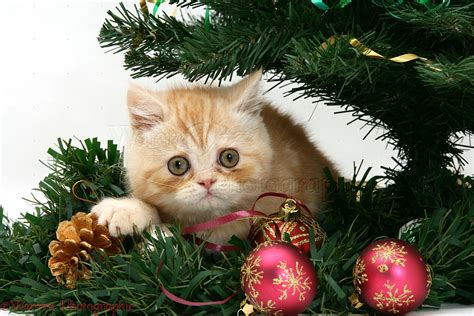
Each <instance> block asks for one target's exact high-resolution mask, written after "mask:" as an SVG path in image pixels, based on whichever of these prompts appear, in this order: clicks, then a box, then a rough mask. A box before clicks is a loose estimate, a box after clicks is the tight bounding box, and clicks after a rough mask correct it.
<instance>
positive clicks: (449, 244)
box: [0, 139, 474, 315]
mask: <svg viewBox="0 0 474 316" xmlns="http://www.w3.org/2000/svg"><path fill="white" fill-rule="evenodd" d="M48 153H49V154H50V160H49V161H48V163H46V164H45V165H46V166H48V167H49V168H50V169H51V173H50V174H49V175H48V176H47V177H45V179H44V180H43V181H41V182H40V184H39V187H38V189H37V190H39V191H40V192H41V193H42V194H44V195H45V197H46V202H44V203H39V202H38V201H37V200H36V199H34V198H33V199H32V202H33V204H34V205H35V206H36V213H35V214H25V215H23V218H22V219H21V220H17V221H9V220H8V219H7V218H6V217H5V216H4V214H3V210H2V209H1V208H0V218H1V225H0V253H1V256H0V304H2V305H1V306H9V307H10V310H11V311H17V312H18V311H20V309H21V311H25V310H24V309H25V308H27V307H28V304H31V305H30V307H31V308H32V311H33V312H35V314H38V315H43V314H44V315H51V314H57V315H60V314H63V313H65V312H67V311H70V312H72V311H74V312H77V313H78V314H89V313H90V312H91V311H93V310H94V309H95V310H96V311H104V310H108V311H109V312H112V311H113V310H114V309H115V310H116V309H117V308H122V309H123V310H122V312H121V313H123V314H127V313H128V314H137V313H140V314H142V313H145V314H156V313H163V314H166V315H174V314H197V315H207V314H211V313H219V314H225V315H229V314H233V313H235V312H236V310H237V309H238V307H239V303H240V301H241V300H242V299H243V294H242V293H239V295H237V296H236V297H235V298H234V299H232V300H231V301H230V302H228V303H227V304H225V305H220V306H206V307H187V306H183V305H180V304H176V303H174V302H172V301H170V300H169V299H167V298H166V297H165V296H164V295H163V293H161V291H160V289H159V286H160V284H163V285H164V286H166V288H168V289H169V290H170V291H172V292H173V293H174V294H176V295H179V296H181V297H183V298H185V299H188V300H191V301H211V300H220V299H223V298H225V297H227V296H228V295H230V294H231V293H233V292H234V291H235V290H236V289H239V288H240V282H239V270H240V266H241V264H242V262H243V259H244V257H245V254H246V253H248V251H249V250H250V247H249V244H248V242H247V241H242V240H238V239H234V240H233V241H232V243H234V244H237V245H239V246H241V247H242V248H243V249H245V250H244V251H243V252H242V253H226V254H211V253H208V252H206V251H205V250H204V249H203V248H202V246H197V245H196V244H194V243H193V241H190V240H186V239H184V238H183V237H182V236H181V235H180V233H179V228H175V229H173V233H174V237H173V238H170V237H168V238H165V237H162V236H161V235H160V234H157V237H152V236H151V235H150V234H144V235H143V236H137V238H139V239H135V240H128V241H127V243H126V248H127V252H126V253H125V254H121V255H117V256H114V257H111V258H105V259H99V256H94V260H92V261H91V262H90V268H91V270H92V271H93V277H92V279H91V280H89V281H83V282H79V283H78V286H77V288H76V289H73V290H69V289H66V288H63V287H61V286H59V285H58V284H57V282H56V280H55V278H54V277H52V276H51V273H50V271H49V269H48V267H47V260H48V258H49V254H48V248H47V246H48V244H49V242H50V241H51V240H52V239H54V238H55V232H56V228H57V225H58V223H59V222H60V221H62V220H66V219H70V218H71V216H72V214H74V213H76V212H77V211H84V210H89V209H90V208H91V206H92V204H91V203H88V202H84V201H81V200H78V199H77V198H76V197H75V196H74V194H72V193H71V188H72V186H73V185H74V183H76V182H77V181H80V180H85V181H86V182H81V185H80V186H79V190H78V191H77V192H76V193H77V195H78V196H80V197H81V198H85V199H89V200H92V201H94V200H97V199H100V198H102V197H104V196H121V195H124V194H125V191H126V188H125V185H124V182H123V178H122V176H123V173H122V158H121V157H122V155H121V153H120V152H119V151H118V150H117V146H116V145H114V144H113V143H112V142H111V141H109V142H108V143H107V147H106V148H101V146H100V143H99V142H98V141H97V139H87V140H85V141H83V142H80V146H78V147H76V146H74V145H73V144H72V142H71V141H70V140H69V141H63V140H59V144H58V149H57V150H53V149H49V151H48ZM360 169H361V168H360V167H359V168H357V169H355V170H354V177H353V179H351V180H349V181H346V180H344V179H342V178H339V179H333V178H332V177H331V175H330V174H328V180H329V181H330V184H331V194H330V207H329V209H328V210H327V211H326V212H325V213H324V216H323V218H322V219H321V221H320V223H321V225H322V227H323V228H324V229H325V230H326V232H327V233H328V241H327V242H326V243H325V244H324V245H323V247H322V248H321V249H320V250H315V249H313V251H312V252H311V260H312V262H313V263H314V265H315V267H316V269H317V273H318V279H319V286H318V294H317V297H316V299H315V300H314V301H313V303H312V304H311V306H310V308H309V309H308V312H314V313H317V312H319V313H332V312H335V313H340V312H350V311H352V312H356V310H353V309H352V307H351V305H350V304H349V300H348V296H349V295H350V294H351V293H352V292H353V286H352V267H353V264H354V262H355V260H356V258H357V256H358V255H359V253H360V251H361V250H362V249H363V248H364V247H366V246H367V245H368V244H369V242H370V241H371V240H373V239H374V238H376V237H378V236H380V235H391V236H395V235H396V231H397V230H396V229H394V228H397V227H395V226H394V225H393V223H394V222H397V223H402V222H407V221H408V220H409V219H410V218H403V217H400V216H401V215H400V212H397V210H396V209H394V208H395V207H396V205H397V203H396V201H397V197H396V196H393V195H391V193H390V190H389V189H381V188H378V187H377V186H376V184H377V183H378V182H379V181H380V180H382V178H381V177H372V178H369V171H370V169H369V170H367V171H366V172H365V173H364V174H360V172H361V171H360ZM359 177H361V178H362V181H356V180H355V179H356V178H359ZM443 177H444V180H446V181H448V182H450V181H451V180H454V181H457V182H456V183H458V184H457V185H456V186H455V188H454V189H453V190H454V191H456V194H457V196H459V199H457V200H456V201H452V203H448V202H449V201H442V199H441V200H439V201H438V202H439V203H444V204H445V205H446V207H444V208H443V207H440V208H437V209H435V210H433V212H432V213H430V215H429V216H428V215H427V216H426V217H425V220H424V221H423V224H422V226H421V228H420V230H419V231H417V233H416V240H417V242H416V246H417V247H418V249H420V251H421V252H422V254H423V256H424V257H425V259H426V260H427V262H428V263H429V264H430V265H431V266H432V267H433V271H434V275H433V286H432V290H431V292H430V295H429V297H428V299H427V300H426V302H425V307H439V306H440V304H441V303H444V302H460V303H468V304H473V303H474V189H473V186H474V179H473V178H467V177H462V176H460V175H456V174H445V175H443ZM389 188H390V187H389ZM448 204H449V205H448ZM391 223H392V224H391ZM387 228H390V230H387ZM137 240H141V241H143V240H145V241H146V242H145V243H144V248H143V250H140V249H137V248H136V247H134V245H135V244H136V242H135V241H137ZM161 262H163V266H162V268H161V270H160V273H159V274H158V273H157V269H158V267H159V266H160V263H161ZM15 302H16V304H18V302H22V303H21V305H14V304H15ZM80 303H82V304H89V305H82V306H81V305H78V304H80ZM111 304H112V305H111ZM113 304H122V305H113ZM127 304H128V305H127ZM15 306H17V308H18V309H15ZM127 308H128V311H127ZM359 311H366V310H365V309H364V308H362V309H361V310H359Z"/></svg>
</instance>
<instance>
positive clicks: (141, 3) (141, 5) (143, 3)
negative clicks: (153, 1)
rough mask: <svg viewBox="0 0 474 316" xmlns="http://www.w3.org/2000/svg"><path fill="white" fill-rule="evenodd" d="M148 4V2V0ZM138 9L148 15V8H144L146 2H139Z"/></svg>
mask: <svg viewBox="0 0 474 316" xmlns="http://www.w3.org/2000/svg"><path fill="white" fill-rule="evenodd" d="M148 2H150V0H148ZM140 9H141V10H142V12H143V13H144V14H148V13H149V12H148V7H147V6H146V0H140Z"/></svg>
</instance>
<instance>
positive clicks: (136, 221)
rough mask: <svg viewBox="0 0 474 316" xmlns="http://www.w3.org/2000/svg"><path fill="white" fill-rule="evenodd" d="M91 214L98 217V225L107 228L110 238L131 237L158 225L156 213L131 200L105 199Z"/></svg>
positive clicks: (153, 209)
mask: <svg viewBox="0 0 474 316" xmlns="http://www.w3.org/2000/svg"><path fill="white" fill-rule="evenodd" d="M91 213H95V214H97V216H98V224H99V225H105V226H107V227H108V229H109V232H110V235H111V236H112V237H117V236H123V235H132V234H133V232H134V229H135V231H137V232H142V231H144V230H145V229H147V228H149V227H150V226H151V225H156V224H158V223H159V217H158V211H157V210H156V209H155V208H154V207H152V206H150V205H148V204H146V203H144V202H142V201H140V200H138V199H133V198H122V199H113V198H106V199H104V200H102V201H101V202H100V203H99V204H97V205H96V206H94V207H93V208H92V210H91Z"/></svg>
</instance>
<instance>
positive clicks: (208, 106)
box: [127, 75, 273, 223]
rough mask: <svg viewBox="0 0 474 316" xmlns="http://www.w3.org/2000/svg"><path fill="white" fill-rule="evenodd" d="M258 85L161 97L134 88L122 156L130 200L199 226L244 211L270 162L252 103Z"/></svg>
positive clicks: (265, 137) (256, 105) (254, 80)
mask: <svg viewBox="0 0 474 316" xmlns="http://www.w3.org/2000/svg"><path fill="white" fill-rule="evenodd" d="M255 77H256V78H255ZM258 79H259V76H255V75H254V76H253V77H252V76H251V77H250V78H247V79H245V80H244V81H242V82H241V83H239V84H237V85H235V86H232V87H228V88H215V89H179V90H174V91H169V92H167V93H164V94H160V95H158V94H154V93H151V92H146V91H144V90H137V89H136V88H134V90H132V91H131V92H130V93H129V106H130V112H131V118H132V124H133V126H134V127H133V129H134V138H133V141H132V144H131V146H130V147H129V149H128V153H127V164H128V166H127V169H128V175H129V180H130V185H131V188H132V191H133V193H134V195H135V196H136V197H138V198H141V199H143V200H145V201H148V202H150V203H153V204H155V205H157V206H158V207H159V208H160V214H162V215H164V217H166V218H164V219H165V220H166V221H172V220H178V221H184V222H186V223H189V222H193V221H195V222H200V221H202V220H205V219H209V218H213V217H215V216H217V215H222V214H225V213H228V212H229V211H232V210H235V209H236V208H248V207H250V204H251V202H252V201H253V199H255V197H256V194H257V192H256V189H255V185H256V184H257V182H258V181H261V180H262V179H265V178H268V172H269V170H270V165H271V161H272V158H273V157H272V151H271V148H270V146H269V136H268V133H267V130H266V128H265V126H264V123H263V121H262V119H261V117H260V108H259V107H260V104H259V103H258V101H256V99H255V98H256V96H257V95H256V93H257V90H258V87H257V81H258ZM144 94H145V96H144Z"/></svg>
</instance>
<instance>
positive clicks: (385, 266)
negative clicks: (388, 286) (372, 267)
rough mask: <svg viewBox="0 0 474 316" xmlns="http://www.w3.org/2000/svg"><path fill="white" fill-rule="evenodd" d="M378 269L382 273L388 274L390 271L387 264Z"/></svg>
mask: <svg viewBox="0 0 474 316" xmlns="http://www.w3.org/2000/svg"><path fill="white" fill-rule="evenodd" d="M377 269H378V270H379V271H380V272H382V273H383V272H387V271H388V266H387V265H386V264H381V265H379V266H378V267H377Z"/></svg>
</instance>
